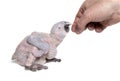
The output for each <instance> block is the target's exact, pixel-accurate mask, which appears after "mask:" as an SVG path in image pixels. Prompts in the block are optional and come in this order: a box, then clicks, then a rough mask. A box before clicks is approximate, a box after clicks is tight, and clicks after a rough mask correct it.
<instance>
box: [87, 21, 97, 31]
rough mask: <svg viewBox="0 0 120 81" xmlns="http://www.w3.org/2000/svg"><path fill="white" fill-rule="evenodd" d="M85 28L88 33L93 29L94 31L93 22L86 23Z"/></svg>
mask: <svg viewBox="0 0 120 81" xmlns="http://www.w3.org/2000/svg"><path fill="white" fill-rule="evenodd" d="M86 27H87V28H88V29H89V30H90V31H92V30H94V29H95V27H94V22H90V23H88V24H87V26H86Z"/></svg>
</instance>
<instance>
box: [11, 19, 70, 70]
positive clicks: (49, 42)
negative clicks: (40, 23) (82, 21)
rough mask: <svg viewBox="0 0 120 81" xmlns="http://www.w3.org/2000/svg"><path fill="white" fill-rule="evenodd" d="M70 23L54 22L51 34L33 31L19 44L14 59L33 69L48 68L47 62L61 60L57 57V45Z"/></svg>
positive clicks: (67, 30)
mask: <svg viewBox="0 0 120 81" xmlns="http://www.w3.org/2000/svg"><path fill="white" fill-rule="evenodd" d="M69 25H70V23H69V22H66V21H61V22H58V23H56V24H54V26H53V27H52V29H51V32H50V33H49V34H48V33H42V32H41V33H39V32H33V33H32V34H31V35H29V36H27V37H26V38H24V40H23V41H22V42H21V43H20V44H19V45H18V47H17V48H16V51H15V53H14V54H13V56H12V60H13V61H14V62H16V63H18V64H19V65H21V66H24V67H25V69H28V70H31V71H36V70H41V69H47V68H48V67H47V66H44V64H45V63H47V62H60V61H61V59H57V58H55V56H56V54H57V46H58V45H59V44H60V43H61V42H62V41H63V39H64V37H65V36H66V34H67V33H68V32H69Z"/></svg>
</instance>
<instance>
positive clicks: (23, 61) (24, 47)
mask: <svg viewBox="0 0 120 81" xmlns="http://www.w3.org/2000/svg"><path fill="white" fill-rule="evenodd" d="M26 41H27V37H26V38H25V39H24V40H23V41H22V42H21V43H20V44H19V46H18V47H17V49H16V52H15V54H14V55H13V58H16V59H17V60H18V63H19V64H20V65H22V66H26V65H27V66H30V65H31V64H32V62H34V60H35V57H34V56H33V55H39V52H40V50H39V49H38V48H36V47H35V46H32V45H30V44H28V43H27V42H26ZM30 54H31V55H32V56H31V55H30ZM16 55H18V56H16ZM19 55H20V56H19ZM27 57H28V58H27ZM27 60H28V61H27Z"/></svg>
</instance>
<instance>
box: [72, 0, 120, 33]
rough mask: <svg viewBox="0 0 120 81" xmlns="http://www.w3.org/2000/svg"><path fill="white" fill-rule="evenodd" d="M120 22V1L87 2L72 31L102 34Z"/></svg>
mask: <svg viewBox="0 0 120 81" xmlns="http://www.w3.org/2000/svg"><path fill="white" fill-rule="evenodd" d="M119 21H120V0H86V1H85V2H84V3H83V4H82V6H81V8H80V9H79V11H78V13H77V15H76V17H75V20H74V23H73V25H72V31H73V32H75V33H77V34H80V33H82V32H83V31H84V30H85V29H87V28H88V29H89V30H95V31H96V32H98V33H99V32H102V31H103V30H104V29H105V28H106V27H108V26H110V25H113V24H116V23H118V22H119Z"/></svg>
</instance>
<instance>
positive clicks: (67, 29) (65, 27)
mask: <svg viewBox="0 0 120 81" xmlns="http://www.w3.org/2000/svg"><path fill="white" fill-rule="evenodd" d="M70 25H71V24H70V23H66V24H65V26H64V29H65V31H66V32H69V30H70V29H69V26H70Z"/></svg>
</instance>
